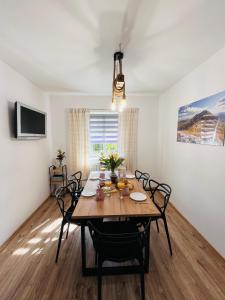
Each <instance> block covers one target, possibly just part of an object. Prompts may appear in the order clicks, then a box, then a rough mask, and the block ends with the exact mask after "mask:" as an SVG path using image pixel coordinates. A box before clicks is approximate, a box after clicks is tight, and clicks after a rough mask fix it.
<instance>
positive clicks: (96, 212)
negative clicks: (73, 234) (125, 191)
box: [72, 172, 160, 276]
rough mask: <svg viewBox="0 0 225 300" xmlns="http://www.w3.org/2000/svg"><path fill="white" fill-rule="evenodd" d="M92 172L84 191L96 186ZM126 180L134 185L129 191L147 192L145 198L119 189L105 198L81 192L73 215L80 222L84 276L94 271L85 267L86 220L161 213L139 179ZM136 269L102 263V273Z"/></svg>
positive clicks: (147, 264) (146, 266) (128, 271)
mask: <svg viewBox="0 0 225 300" xmlns="http://www.w3.org/2000/svg"><path fill="white" fill-rule="evenodd" d="M93 174H94V175H95V176H96V172H94V173H93V172H92V173H91V174H90V176H89V179H88V181H87V183H86V185H85V187H84V191H85V189H86V190H89V191H90V189H94V188H95V185H96V186H97V184H98V181H97V180H91V179H90V178H91V177H93ZM129 182H130V183H131V184H132V185H133V189H132V190H131V192H132V193H133V192H141V193H144V194H146V200H144V201H141V202H137V201H134V200H132V199H131V198H130V197H129V196H125V197H123V198H122V199H121V197H120V192H119V191H116V192H112V193H111V195H110V197H109V196H105V198H104V200H102V201H99V200H96V196H90V197H86V196H83V195H81V197H80V199H79V201H78V203H77V206H76V208H75V210H74V213H73V216H72V218H73V219H77V220H79V222H80V224H81V250H82V251H81V252H82V273H83V275H84V276H90V275H96V274H97V270H96V267H87V265H86V260H87V258H86V236H85V227H86V226H87V222H88V221H89V220H91V219H104V218H113V219H114V218H115V219H122V218H130V217H138V218H143V217H154V216H159V215H160V213H159V211H158V209H157V208H156V206H155V205H154V203H153V202H152V200H151V198H150V195H149V194H148V193H147V192H146V191H145V190H144V189H143V187H142V183H141V182H138V180H137V179H136V178H133V179H129ZM148 270H149V243H148V246H147V249H146V253H145V271H146V272H148ZM138 272H139V270H138V268H137V267H136V266H121V267H103V274H104V275H109V274H110V275H111V274H128V273H138Z"/></svg>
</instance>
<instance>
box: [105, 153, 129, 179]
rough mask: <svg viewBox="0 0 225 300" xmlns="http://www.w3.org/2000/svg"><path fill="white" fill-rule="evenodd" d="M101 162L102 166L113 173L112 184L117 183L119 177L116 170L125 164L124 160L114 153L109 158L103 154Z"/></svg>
mask: <svg viewBox="0 0 225 300" xmlns="http://www.w3.org/2000/svg"><path fill="white" fill-rule="evenodd" d="M99 161H100V164H101V165H102V166H104V167H106V168H107V169H108V170H110V171H111V181H112V183H116V182H117V175H116V173H115V170H116V169H117V168H118V167H119V166H120V165H121V164H122V163H123V161H124V158H122V157H120V156H119V154H118V153H113V154H110V155H108V156H105V155H104V154H101V156H100V159H99Z"/></svg>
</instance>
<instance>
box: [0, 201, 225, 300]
mask: <svg viewBox="0 0 225 300" xmlns="http://www.w3.org/2000/svg"><path fill="white" fill-rule="evenodd" d="M60 222H61V217H60V213H59V211H58V207H57V204H56V202H55V200H54V198H50V199H49V200H47V201H46V202H44V204H43V205H42V206H41V207H40V208H39V209H38V211H37V212H36V213H35V214H34V215H33V216H32V218H31V219H29V220H28V222H26V223H25V224H24V225H23V226H22V228H20V230H19V231H18V232H17V233H16V234H15V235H14V236H13V237H12V238H11V239H10V240H9V241H8V242H7V243H5V244H4V245H3V247H1V249H0V299H1V300H9V299H16V300H20V299H23V300H24V299H25V300H26V299H29V300H30V299H32V300H33V299H34V300H40V299H59V300H64V299H66V300H68V299H73V300H74V299H77V300H78V299H79V300H83V299H90V300H92V299H97V288H96V278H94V277H82V276H81V248H80V228H79V227H76V226H75V225H72V226H71V228H70V234H69V237H68V239H67V240H64V241H63V243H62V249H61V252H60V257H59V262H58V264H55V262H54V259H55V254H56V247H57V240H58V234H59V227H60ZM159 225H160V233H158V232H157V230H156V226H155V224H152V228H151V258H150V272H149V274H147V275H146V276H145V285H146V287H145V288H146V299H151V300H164V299H165V300H166V299H176V300H181V299H187V300H191V299H196V300H199V299H200V300H201V299H202V300H205V299H206V300H207V299H213V300H214V299H215V300H217V299H218V300H222V299H225V261H224V260H223V259H222V258H221V257H220V256H219V255H218V254H217V253H216V251H215V250H214V249H213V248H212V247H211V246H210V245H209V244H208V243H207V242H206V241H205V240H204V239H203V238H202V236H201V235H200V234H199V233H198V232H197V231H196V230H195V229H194V228H193V227H192V226H191V225H190V224H189V223H188V222H187V221H186V220H185V219H183V218H182V217H181V216H180V214H179V213H177V211H176V210H175V209H174V208H173V207H172V206H169V208H168V225H169V230H170V236H171V242H172V247H173V253H174V254H173V257H171V256H170V255H169V249H168V245H167V240H166V236H165V232H164V229H163V224H162V223H161V222H160V224H159ZM87 251H88V264H90V265H91V264H93V263H94V255H93V249H92V244H91V241H90V240H89V241H88V247H87ZM103 299H109V300H116V299H124V300H125V299H129V300H136V299H140V290H139V276H138V275H126V276H125V275H123V276H106V277H104V279H103Z"/></svg>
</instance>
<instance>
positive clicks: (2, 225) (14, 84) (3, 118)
mask: <svg viewBox="0 0 225 300" xmlns="http://www.w3.org/2000/svg"><path fill="white" fill-rule="evenodd" d="M17 100H18V101H21V102H23V103H25V104H28V105H31V106H33V107H36V108H39V109H40V110H43V111H46V112H48V110H49V107H48V106H49V105H48V101H47V99H46V97H45V96H44V94H43V93H42V92H41V91H40V90H39V89H38V88H37V87H35V86H34V85H33V84H32V83H31V82H29V81H28V80H26V79H25V78H24V77H22V76H21V75H20V74H18V73H17V72H16V71H14V70H13V69H12V68H10V67H9V66H8V65H6V64H4V63H3V62H1V61H0V166H1V167H0V169H1V171H0V229H1V230H0V245H1V244H2V243H3V242H4V241H5V240H7V239H8V238H9V237H10V235H11V234H12V233H13V232H14V231H15V230H16V229H17V228H18V227H19V226H20V225H21V224H22V223H23V222H24V221H25V220H26V219H27V218H28V217H29V216H30V214H31V213H32V212H33V211H34V210H35V209H36V208H37V207H38V206H39V205H40V204H41V203H42V202H43V201H44V200H45V199H46V198H47V196H48V194H49V188H48V164H49V146H50V145H49V141H50V139H49V138H48V139H46V138H45V139H41V140H30V141H26V140H23V141H22V140H21V141H19V140H16V139H14V138H13V137H12V129H13V128H12V125H13V124H12V122H11V121H12V117H13V104H14V102H15V101H17ZM48 117H49V113H48ZM49 121H50V120H49ZM49 134H50V133H49V132H48V136H49Z"/></svg>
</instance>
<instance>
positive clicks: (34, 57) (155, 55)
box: [0, 0, 225, 94]
mask: <svg viewBox="0 0 225 300" xmlns="http://www.w3.org/2000/svg"><path fill="white" fill-rule="evenodd" d="M224 14H225V0H213V1H212V0H188V1H187V0H123V1H122V0H112V1H110V0H38V1H37V0H19V1H18V0H0V58H1V59H2V60H3V61H5V62H6V63H8V64H9V65H11V66H12V67H14V68H15V69H16V70H18V71H19V72H20V73H22V74H23V75H24V76H25V77H27V78H29V79H31V80H32V81H33V82H34V83H35V84H37V85H38V86H40V87H41V88H43V89H45V90H48V91H57V92H58V91H67V92H81V93H93V94H96V93H108V94H110V92H111V82H112V68H113V53H114V51H115V50H118V45H119V43H122V49H123V50H124V53H125V54H124V55H125V57H124V61H123V64H124V67H123V70H124V73H125V75H126V87H127V93H128V94H129V93H151V92H161V91H163V90H165V89H166V88H168V87H169V86H171V85H172V84H173V83H175V82H176V81H177V80H179V79H180V78H181V77H183V76H184V75H185V74H187V73H188V72H190V71H191V70H192V69H194V68H195V67H196V66H198V65H199V64H201V63H202V62H203V61H205V60H206V59H207V58H208V57H209V56H211V55H212V54H214V53H215V52H216V51H218V50H219V49H221V48H222V47H224V46H225V17H224Z"/></svg>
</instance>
